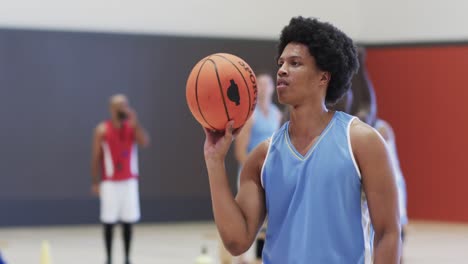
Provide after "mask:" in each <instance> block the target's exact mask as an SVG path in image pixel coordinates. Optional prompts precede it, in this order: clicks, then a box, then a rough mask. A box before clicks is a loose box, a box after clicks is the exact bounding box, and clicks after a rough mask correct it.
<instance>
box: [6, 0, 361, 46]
mask: <svg viewBox="0 0 468 264" xmlns="http://www.w3.org/2000/svg"><path fill="white" fill-rule="evenodd" d="M359 1H360V0H328V1H314V0H283V1H279V0H164V1H162V0H74V1H71V0H0V27H9V28H11V27H13V28H32V29H58V30H79V31H82V30H84V31H104V32H133V33H150V34H153V33H156V34H169V35H191V36H193V35H197V36H217V37H242V38H261V39H277V38H278V36H279V33H280V31H281V29H282V28H283V27H284V26H285V25H286V24H287V23H288V22H289V19H290V18H291V17H293V16H297V15H303V16H314V17H318V18H320V19H321V20H322V21H328V22H331V23H333V24H335V25H336V26H337V27H339V28H341V29H342V30H343V31H345V32H346V33H347V34H348V35H350V36H351V37H356V36H357V34H358V32H359V29H360V21H359V17H360V16H359V15H358V12H359V8H358V5H357V3H358V2H359Z"/></svg>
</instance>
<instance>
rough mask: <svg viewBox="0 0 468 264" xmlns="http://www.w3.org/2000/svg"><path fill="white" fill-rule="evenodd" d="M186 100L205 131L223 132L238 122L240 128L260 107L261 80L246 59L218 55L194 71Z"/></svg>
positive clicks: (201, 62)
mask: <svg viewBox="0 0 468 264" xmlns="http://www.w3.org/2000/svg"><path fill="white" fill-rule="evenodd" d="M186 97H187V104H188V107H189V108H190V111H191V112H192V115H193V116H194V117H195V119H196V120H197V121H198V122H199V123H200V124H201V125H202V126H203V127H205V128H208V129H212V130H218V131H222V130H224V129H225V127H226V123H227V122H228V121H230V120H234V125H233V128H234V129H235V128H240V127H242V126H243V125H244V124H245V122H246V121H247V119H249V117H250V116H251V115H252V113H253V111H254V109H255V105H256V104H257V80H256V77H255V74H254V72H253V71H252V69H251V68H250V66H249V65H248V64H247V63H246V62H245V61H244V60H243V59H241V58H239V57H237V56H235V55H232V54H228V53H216V54H212V55H209V56H207V57H205V58H203V59H202V60H200V61H199V62H198V63H197V64H196V65H195V66H194V67H193V69H192V71H191V72H190V75H189V77H188V79H187V85H186Z"/></svg>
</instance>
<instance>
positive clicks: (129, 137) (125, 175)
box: [101, 121, 138, 181]
mask: <svg viewBox="0 0 468 264" xmlns="http://www.w3.org/2000/svg"><path fill="white" fill-rule="evenodd" d="M105 127H106V130H105V134H104V139H103V141H102V145H101V147H102V157H101V162H102V166H101V168H102V180H103V181H123V180H128V179H132V178H137V177H138V151H137V145H136V142H135V129H134V128H132V127H130V125H129V124H128V122H124V123H123V124H122V126H121V127H120V128H116V127H114V126H113V125H112V122H111V121H106V123H105Z"/></svg>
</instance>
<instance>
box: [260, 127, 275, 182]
mask: <svg viewBox="0 0 468 264" xmlns="http://www.w3.org/2000/svg"><path fill="white" fill-rule="evenodd" d="M275 133H276V132H275ZM275 133H273V135H272V136H271V137H270V138H269V139H268V140H269V141H270V145H269V146H268V150H267V154H266V156H265V160H264V161H263V165H262V169H261V170H260V184H261V185H262V188H263V189H265V186H264V185H263V170H264V169H265V164H266V163H267V160H268V156H269V155H270V149H271V145H273V137H274V135H275Z"/></svg>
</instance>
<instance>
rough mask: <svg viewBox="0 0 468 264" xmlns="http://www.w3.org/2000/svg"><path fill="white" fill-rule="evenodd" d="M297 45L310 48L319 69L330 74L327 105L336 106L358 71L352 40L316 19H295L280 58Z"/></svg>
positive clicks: (287, 30)
mask: <svg viewBox="0 0 468 264" xmlns="http://www.w3.org/2000/svg"><path fill="white" fill-rule="evenodd" d="M290 42H295V43H300V44H304V45H306V46H307V47H308V49H309V53H310V54H311V55H312V56H313V57H314V58H315V62H316V65H317V67H318V68H319V69H320V70H322V71H327V72H330V74H331V79H330V82H329V84H328V89H327V95H326V97H325V101H326V102H327V103H328V104H334V103H335V102H336V101H337V100H338V99H340V98H341V97H342V96H343V95H344V94H345V93H346V92H347V91H348V90H349V88H350V87H351V79H352V77H353V75H354V74H356V72H357V70H358V69H359V61H358V57H357V49H356V46H355V45H354V44H353V41H352V40H351V38H349V37H348V36H347V35H346V34H345V33H343V32H342V31H341V30H339V29H338V28H336V27H335V26H333V25H331V24H330V23H326V22H320V21H318V20H317V19H316V18H304V17H302V16H298V17H293V18H292V19H291V21H290V22H289V25H287V26H285V27H284V28H283V30H282V32H281V36H280V43H279V45H278V56H281V54H282V53H283V50H284V48H285V47H286V45H288V43H290Z"/></svg>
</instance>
